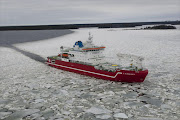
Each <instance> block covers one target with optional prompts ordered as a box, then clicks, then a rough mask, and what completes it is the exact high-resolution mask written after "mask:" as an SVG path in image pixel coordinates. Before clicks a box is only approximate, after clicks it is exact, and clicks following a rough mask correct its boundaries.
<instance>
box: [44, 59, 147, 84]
mask: <svg viewBox="0 0 180 120" xmlns="http://www.w3.org/2000/svg"><path fill="white" fill-rule="evenodd" d="M46 64H48V65H50V66H52V67H55V68H58V69H62V70H66V71H70V72H75V73H79V74H83V75H87V76H91V77H95V78H99V79H105V80H110V81H116V82H143V81H144V80H145V78H146V76H147V74H148V70H143V71H128V70H117V71H116V72H109V71H104V70H98V69H95V68H94V66H89V65H83V64H79V63H72V62H66V61H61V60H55V61H54V62H51V59H50V58H48V60H47V62H46Z"/></svg>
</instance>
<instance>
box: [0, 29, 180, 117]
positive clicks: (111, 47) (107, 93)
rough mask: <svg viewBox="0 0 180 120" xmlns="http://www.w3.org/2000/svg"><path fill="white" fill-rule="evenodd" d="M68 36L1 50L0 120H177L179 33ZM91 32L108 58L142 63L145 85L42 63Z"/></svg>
mask: <svg viewBox="0 0 180 120" xmlns="http://www.w3.org/2000/svg"><path fill="white" fill-rule="evenodd" d="M178 28H180V27H179V26H178ZM72 31H74V32H70V33H71V34H66V35H63V36H60V37H58V36H56V37H53V38H50V37H47V38H48V39H44V40H42V39H41V40H39V41H32V42H31V41H25V42H18V43H16V42H13V43H12V44H10V45H9V44H8V43H7V44H6V45H3V44H0V68H1V71H0V119H24V120H25V119H36V120H39V119H50V120H53V119H60V120H61V119H62V120H63V119H67V120H73V119H74V120H83V119H89V120H91V119H92V120H95V119H97V120H99V119H108V120H116V119H121V118H123V117H124V118H127V117H128V118H127V119H135V120H136V119H137V120H152V119H153V120H162V119H163V120H178V118H180V102H179V101H180V87H179V86H180V72H179V71H180V54H179V53H180V47H179V46H180V41H179V40H180V29H176V30H124V29H121V28H117V29H97V28H91V29H77V30H72ZM16 32H18V31H16ZM89 32H91V33H92V34H93V36H94V39H93V42H94V43H95V44H98V45H104V46H106V49H105V54H106V55H109V57H111V58H112V57H114V55H116V54H117V53H123V54H133V55H137V56H142V57H144V58H145V60H144V66H145V67H146V68H148V70H149V74H148V76H147V78H146V79H145V81H144V82H143V83H117V82H111V81H106V80H101V79H96V78H91V77H88V76H83V75H79V74H76V73H71V72H68V71H63V70H59V69H56V68H52V67H50V66H47V65H46V64H44V63H43V59H45V58H46V57H47V56H51V55H57V53H58V52H59V47H60V46H62V45H63V46H67V47H72V46H73V44H74V42H75V41H78V40H82V41H85V40H86V39H87V37H88V33H89ZM35 33H36V34H35ZM35 33H34V34H35V35H38V31H36V32H35ZM41 33H42V32H41ZM8 34H11V33H8ZM8 34H7V35H8ZM51 34H52V32H51ZM24 36H25V34H24ZM49 36H51V35H49ZM22 38H23V37H22ZM0 39H1V40H2V38H1V37H0ZM2 41H4V40H2ZM0 43H2V42H0ZM112 53H113V54H112Z"/></svg>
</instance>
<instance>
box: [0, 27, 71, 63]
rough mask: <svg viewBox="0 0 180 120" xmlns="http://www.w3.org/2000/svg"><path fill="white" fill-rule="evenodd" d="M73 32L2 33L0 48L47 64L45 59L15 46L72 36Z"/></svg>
mask: <svg viewBox="0 0 180 120" xmlns="http://www.w3.org/2000/svg"><path fill="white" fill-rule="evenodd" d="M71 33H73V31H71V30H20V31H0V47H1V46H2V47H8V48H11V49H13V50H16V51H17V52H19V53H21V54H23V55H25V56H27V57H29V58H31V59H33V60H36V61H38V62H43V63H44V62H45V58H43V57H41V56H40V55H38V54H35V53H32V52H30V51H26V50H22V49H19V48H17V47H15V46H14V44H18V43H26V42H35V41H40V40H47V39H52V38H56V37H61V36H64V35H67V34H71Z"/></svg>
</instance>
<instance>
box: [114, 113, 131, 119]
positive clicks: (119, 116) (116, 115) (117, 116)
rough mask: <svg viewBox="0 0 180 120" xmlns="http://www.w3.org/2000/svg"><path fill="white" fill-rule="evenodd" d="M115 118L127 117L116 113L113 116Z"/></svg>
mask: <svg viewBox="0 0 180 120" xmlns="http://www.w3.org/2000/svg"><path fill="white" fill-rule="evenodd" d="M113 116H114V117H115V118H128V116H127V115H126V114H124V113H116V114H114V115H113Z"/></svg>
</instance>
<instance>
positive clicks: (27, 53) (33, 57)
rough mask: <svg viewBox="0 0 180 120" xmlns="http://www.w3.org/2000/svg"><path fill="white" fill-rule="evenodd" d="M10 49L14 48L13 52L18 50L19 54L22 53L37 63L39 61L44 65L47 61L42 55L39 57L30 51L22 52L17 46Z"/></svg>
mask: <svg viewBox="0 0 180 120" xmlns="http://www.w3.org/2000/svg"><path fill="white" fill-rule="evenodd" d="M10 48H12V49H13V50H16V51H17V52H20V53H21V54H23V55H25V56H27V57H29V58H31V59H33V60H35V61H38V62H42V63H44V62H45V61H46V59H45V58H43V57H41V56H40V55H37V54H35V53H31V52H28V51H25V50H21V49H19V48H17V47H15V46H10Z"/></svg>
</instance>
